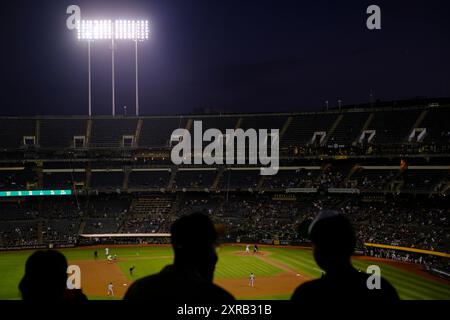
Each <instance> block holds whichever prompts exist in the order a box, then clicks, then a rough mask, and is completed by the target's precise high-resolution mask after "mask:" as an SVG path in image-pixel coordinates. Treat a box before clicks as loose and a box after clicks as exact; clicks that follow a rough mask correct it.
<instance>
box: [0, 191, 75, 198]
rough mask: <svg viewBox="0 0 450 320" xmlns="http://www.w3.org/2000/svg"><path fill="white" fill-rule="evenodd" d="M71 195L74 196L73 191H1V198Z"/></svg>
mask: <svg viewBox="0 0 450 320" xmlns="http://www.w3.org/2000/svg"><path fill="white" fill-rule="evenodd" d="M71 194H72V190H19V191H0V197H30V196H70V195H71Z"/></svg>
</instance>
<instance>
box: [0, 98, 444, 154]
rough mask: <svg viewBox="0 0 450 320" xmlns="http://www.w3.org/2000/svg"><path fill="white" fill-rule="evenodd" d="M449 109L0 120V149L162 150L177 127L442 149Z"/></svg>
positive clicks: (286, 143)
mask: <svg viewBox="0 0 450 320" xmlns="http://www.w3.org/2000/svg"><path fill="white" fill-rule="evenodd" d="M448 119H450V105H442V106H436V105H427V106H422V107H409V108H402V109H396V108H378V109H375V108H372V109H364V108H359V109H349V110H348V109H346V110H331V111H326V112H310V113H277V114H228V115H186V116H160V117H159V116H148V117H145V116H144V117H123V116H116V117H111V116H95V117H83V116H70V117H67V116H66V117H49V116H46V117H39V116H37V117H32V118H18V117H1V118H0V149H1V150H3V151H8V150H10V151H11V150H21V149H27V148H30V147H31V148H33V149H37V150H55V149H56V150H58V149H59V150H61V149H62V150H64V149H70V148H72V149H108V148H109V149H114V148H126V149H165V148H168V147H170V135H171V133H172V131H173V130H175V129H177V128H186V129H188V130H192V127H193V121H195V120H202V121H203V129H204V130H206V129H208V128H217V129H219V130H221V131H224V130H225V129H237V128H242V129H244V130H245V129H248V128H254V129H259V128H266V129H279V130H280V146H281V148H288V147H305V146H318V147H323V146H325V147H333V148H345V147H351V146H358V145H374V146H386V145H408V144H417V143H418V142H419V143H422V144H426V145H448V144H449V143H450V123H449V121H448Z"/></svg>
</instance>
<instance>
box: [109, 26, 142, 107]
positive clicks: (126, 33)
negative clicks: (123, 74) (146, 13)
mask: <svg viewBox="0 0 450 320" xmlns="http://www.w3.org/2000/svg"><path fill="white" fill-rule="evenodd" d="M148 37H149V26H148V20H116V21H115V24H114V38H115V39H116V40H133V41H134V61H135V95H136V97H135V102H136V108H135V110H136V116H138V115H139V79H138V78H139V77H138V42H139V41H144V40H147V39H148Z"/></svg>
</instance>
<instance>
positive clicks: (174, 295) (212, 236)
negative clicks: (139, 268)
mask: <svg viewBox="0 0 450 320" xmlns="http://www.w3.org/2000/svg"><path fill="white" fill-rule="evenodd" d="M170 232H171V242H172V247H173V251H174V255H175V256H174V263H173V265H169V266H166V267H165V268H163V269H162V270H161V271H160V272H159V273H158V274H155V275H151V276H147V277H145V278H142V279H140V280H137V281H136V282H134V283H133V284H132V285H131V286H130V288H129V289H128V291H127V293H126V294H125V297H124V299H125V300H149V301H151V300H164V301H172V302H174V301H175V302H176V301H183V302H185V301H195V302H198V301H205V302H224V301H225V302H226V301H232V300H234V298H233V296H232V295H231V294H229V293H228V292H227V291H225V290H224V289H222V288H220V287H219V286H217V285H215V284H213V282H212V281H213V276H214V269H215V266H216V263H217V254H216V250H215V249H216V245H217V232H216V230H215V228H214V225H213V223H212V221H211V220H210V219H209V218H208V217H207V216H206V215H203V214H201V213H193V214H191V215H188V216H184V217H181V218H180V219H178V220H177V221H175V222H174V223H173V225H172V227H171V230H170Z"/></svg>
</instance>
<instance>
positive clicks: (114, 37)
mask: <svg viewBox="0 0 450 320" xmlns="http://www.w3.org/2000/svg"><path fill="white" fill-rule="evenodd" d="M148 37H149V24H148V20H115V21H114V23H112V21H111V20H79V21H78V39H79V40H87V41H88V68H89V72H88V77H89V79H88V82H89V115H91V63H90V61H91V58H90V56H91V54H90V52H91V50H90V49H91V47H90V43H91V42H92V41H94V40H105V39H106V40H111V69H112V73H111V86H112V97H111V104H112V106H111V107H112V115H113V116H114V115H115V114H116V97H115V57H114V51H115V49H116V48H115V45H116V41H120V40H132V41H134V42H135V45H134V48H135V99H136V100H135V103H136V115H137V116H138V115H139V82H138V42H140V41H144V40H147V39H148Z"/></svg>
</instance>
